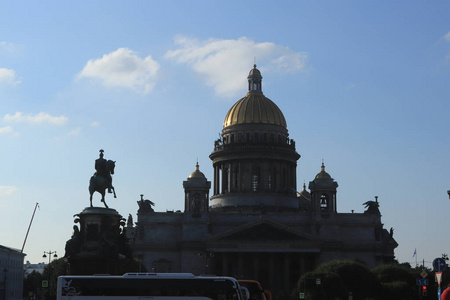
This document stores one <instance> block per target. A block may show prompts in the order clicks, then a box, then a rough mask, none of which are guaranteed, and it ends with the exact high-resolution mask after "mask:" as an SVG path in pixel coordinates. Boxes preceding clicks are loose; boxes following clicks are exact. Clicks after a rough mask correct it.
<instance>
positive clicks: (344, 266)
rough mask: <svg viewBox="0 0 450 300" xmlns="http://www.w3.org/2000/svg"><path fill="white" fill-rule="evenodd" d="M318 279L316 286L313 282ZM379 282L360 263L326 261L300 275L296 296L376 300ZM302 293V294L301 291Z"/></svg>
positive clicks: (313, 299)
mask: <svg viewBox="0 0 450 300" xmlns="http://www.w3.org/2000/svg"><path fill="white" fill-rule="evenodd" d="M318 278H320V281H321V283H320V285H319V284H316V280H315V279H318ZM379 286H380V285H379V281H378V279H377V278H376V276H375V275H374V274H373V273H372V272H371V271H370V270H369V269H368V268H367V267H366V266H365V265H363V264H362V263H359V262H356V261H349V260H336V261H330V262H328V263H325V264H323V265H320V266H319V267H318V268H317V269H315V270H314V271H313V272H309V273H307V274H305V275H303V276H302V277H301V278H300V280H299V281H298V283H297V289H298V291H296V292H305V293H306V299H311V300H315V299H333V300H334V299H348V296H349V294H350V293H351V294H352V296H353V299H355V300H358V299H376V298H377V297H378V292H379ZM305 290H306V291H305Z"/></svg>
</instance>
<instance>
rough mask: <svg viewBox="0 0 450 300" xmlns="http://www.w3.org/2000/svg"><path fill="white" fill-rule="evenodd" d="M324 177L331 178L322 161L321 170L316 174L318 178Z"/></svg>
mask: <svg viewBox="0 0 450 300" xmlns="http://www.w3.org/2000/svg"><path fill="white" fill-rule="evenodd" d="M322 178H327V179H331V176H330V174H328V173H327V172H325V165H324V164H323V163H322V167H321V171H320V173H318V174H317V175H316V179H322Z"/></svg>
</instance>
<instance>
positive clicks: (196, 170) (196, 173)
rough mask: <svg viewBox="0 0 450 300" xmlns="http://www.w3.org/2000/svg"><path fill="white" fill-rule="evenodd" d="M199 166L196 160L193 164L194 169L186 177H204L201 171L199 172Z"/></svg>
mask: <svg viewBox="0 0 450 300" xmlns="http://www.w3.org/2000/svg"><path fill="white" fill-rule="evenodd" d="M199 168H200V167H199V165H198V162H197V164H196V165H195V171H194V172H192V173H191V175H189V177H188V178H206V177H205V175H204V174H203V173H202V172H200V170H199Z"/></svg>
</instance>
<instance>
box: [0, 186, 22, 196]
mask: <svg viewBox="0 0 450 300" xmlns="http://www.w3.org/2000/svg"><path fill="white" fill-rule="evenodd" d="M18 190H19V189H18V188H17V187H16V186H9V185H3V186H0V196H9V195H12V194H13V193H14V192H16V191H18Z"/></svg>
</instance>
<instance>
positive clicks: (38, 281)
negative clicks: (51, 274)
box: [23, 271, 42, 299]
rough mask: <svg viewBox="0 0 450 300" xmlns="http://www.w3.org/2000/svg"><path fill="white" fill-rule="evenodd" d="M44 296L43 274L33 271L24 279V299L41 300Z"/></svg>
mask: <svg viewBox="0 0 450 300" xmlns="http://www.w3.org/2000/svg"><path fill="white" fill-rule="evenodd" d="M41 294H42V274H41V273H39V272H37V271H33V272H31V273H30V274H28V276H26V277H25V278H24V279H23V298H24V299H31V298H36V299H39V298H40V295H41Z"/></svg>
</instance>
